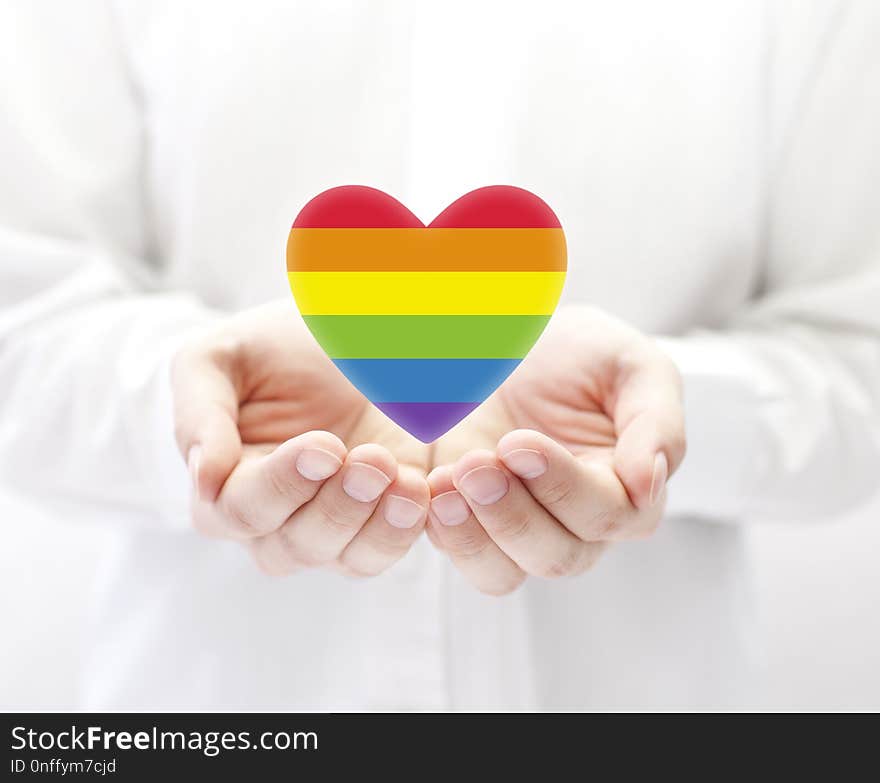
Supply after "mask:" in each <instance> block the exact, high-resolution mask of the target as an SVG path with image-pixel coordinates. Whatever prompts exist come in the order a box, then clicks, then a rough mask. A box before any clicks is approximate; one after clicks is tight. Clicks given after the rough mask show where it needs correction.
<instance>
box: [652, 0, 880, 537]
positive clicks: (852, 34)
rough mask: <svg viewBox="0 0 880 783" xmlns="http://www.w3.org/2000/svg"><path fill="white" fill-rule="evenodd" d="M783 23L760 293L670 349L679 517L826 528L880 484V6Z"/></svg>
mask: <svg viewBox="0 0 880 783" xmlns="http://www.w3.org/2000/svg"><path fill="white" fill-rule="evenodd" d="M820 8H821V10H822V13H821V14H820V13H819V12H818V9H820ZM774 19H775V31H776V32H775V35H774V41H773V48H772V57H771V63H772V65H771V68H770V72H769V73H768V85H769V86H768V93H769V96H770V101H769V104H770V108H769V117H768V122H767V127H768V139H767V148H768V164H767V211H766V220H767V224H766V242H765V267H764V279H763V281H762V286H761V291H760V292H759V294H758V295H757V296H756V297H755V300H754V301H753V302H752V303H751V304H750V305H749V306H748V307H746V308H744V309H743V311H742V312H741V313H739V314H738V315H737V317H736V318H735V319H733V320H732V321H731V323H730V324H729V325H728V327H727V328H726V329H725V330H723V331H715V332H710V331H696V332H693V333H690V334H687V335H684V336H681V337H673V338H666V339H662V340H661V343H662V345H663V346H664V347H665V348H666V350H667V351H668V353H669V354H670V355H671V356H672V357H673V359H674V360H675V361H676V363H677V364H678V366H679V368H680V370H681V372H682V375H683V378H684V384H685V410H686V416H687V429H688V442H689V447H688V457H687V459H686V460H685V463H684V464H683V466H682V468H681V470H680V472H679V474H677V475H676V476H675V477H674V478H673V480H672V482H671V483H670V489H669V507H668V512H669V513H670V514H678V515H683V514H695V515H699V516H703V517H710V518H716V519H746V520H750V519H756V520H760V519H772V520H794V521H797V520H807V519H811V518H823V517H828V516H831V515H836V514H837V513H838V512H840V511H843V510H845V509H847V508H850V507H853V506H856V505H858V504H860V503H862V502H863V501H865V500H867V499H868V498H869V497H870V496H871V495H872V494H873V493H874V492H875V491H876V490H877V489H878V487H880V480H878V476H880V186H878V183H880V145H878V143H877V140H878V139H880V47H878V46H877V41H878V40H880V9H878V6H877V5H876V4H875V3H871V2H859V3H837V4H832V3H823V4H816V3H812V4H811V3H787V4H780V5H778V6H776V16H775V17H774ZM793 37H794V38H793ZM808 44H809V45H808Z"/></svg>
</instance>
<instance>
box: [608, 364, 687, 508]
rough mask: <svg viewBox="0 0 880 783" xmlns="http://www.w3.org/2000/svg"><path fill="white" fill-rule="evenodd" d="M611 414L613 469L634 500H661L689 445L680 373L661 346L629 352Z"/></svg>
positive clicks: (648, 503)
mask: <svg viewBox="0 0 880 783" xmlns="http://www.w3.org/2000/svg"><path fill="white" fill-rule="evenodd" d="M613 418H614V425H615V429H616V430H617V445H616V447H615V450H614V469H615V470H616V471H617V474H618V475H619V476H620V478H621V480H622V481H623V483H624V486H625V487H626V489H627V491H628V492H629V496H630V498H632V501H633V503H634V504H635V505H636V506H637V507H638V508H641V509H644V508H648V507H650V506H652V505H654V504H656V503H658V502H659V501H660V500H661V498H662V496H663V489H664V488H665V486H666V481H667V479H668V478H669V476H671V475H672V474H673V473H674V472H675V471H676V469H677V468H678V466H679V465H680V464H681V461H682V459H684V453H685V448H686V443H685V441H686V438H685V422H684V406H683V404H682V391H681V377H680V375H679V373H678V370H677V369H676V367H675V365H674V364H673V362H672V361H671V360H670V359H668V358H667V357H666V356H665V355H663V354H662V353H660V351H659V349H652V350H650V351H642V352H638V353H635V354H633V355H632V356H630V357H628V359H627V360H626V362H625V363H624V365H623V369H622V370H621V378H620V380H619V381H618V388H617V397H616V401H615V404H614V410H613Z"/></svg>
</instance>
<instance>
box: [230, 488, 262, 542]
mask: <svg viewBox="0 0 880 783" xmlns="http://www.w3.org/2000/svg"><path fill="white" fill-rule="evenodd" d="M221 513H222V514H223V516H225V517H226V519H227V520H228V521H229V522H230V523H231V525H232V527H233V529H234V530H235V531H236V532H238V533H240V534H241V535H242V536H244V537H246V538H255V537H256V536H259V535H260V533H261V531H260V530H259V529H258V528H257V527H256V526H255V525H254V523H253V521H252V519H251V514H250V509H248V508H246V507H245V506H244V505H243V504H242V502H241V501H240V500H238V499H236V498H235V497H229V498H225V499H224V500H223V501H222V504H221Z"/></svg>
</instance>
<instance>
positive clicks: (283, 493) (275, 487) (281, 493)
mask: <svg viewBox="0 0 880 783" xmlns="http://www.w3.org/2000/svg"><path fill="white" fill-rule="evenodd" d="M269 456H271V455H269ZM266 478H267V480H268V482H269V488H270V490H271V491H272V492H274V493H275V495H277V496H278V497H282V498H285V499H289V500H291V501H292V502H293V503H295V504H296V507H297V508H299V506H301V505H302V504H303V503H304V502H305V501H306V500H307V499H308V498H307V497H306V495H305V494H304V493H303V491H302V487H301V486H300V485H299V482H298V480H297V478H296V476H295V475H293V472H292V471H287V470H283V469H282V467H281V466H280V465H279V464H277V462H276V461H273V460H271V459H270V460H269V461H268V464H267V466H266Z"/></svg>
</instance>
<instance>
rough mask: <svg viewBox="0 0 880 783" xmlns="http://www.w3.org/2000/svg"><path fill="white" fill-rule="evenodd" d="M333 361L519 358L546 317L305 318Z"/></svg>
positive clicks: (540, 329) (353, 316) (533, 339)
mask: <svg viewBox="0 0 880 783" xmlns="http://www.w3.org/2000/svg"><path fill="white" fill-rule="evenodd" d="M304 318H305V322H306V323H307V324H308V326H309V329H311V330H312V334H314V335H315V337H316V338H317V340H318V342H319V343H320V344H321V346H322V347H323V348H324V350H325V351H326V352H327V354H328V356H330V358H331V359H521V358H522V357H523V356H525V355H526V354H527V353H528V352H529V349H530V348H531V347H532V345H533V344H534V342H535V340H537V339H538V336H539V335H540V334H541V332H542V331H543V330H544V327H545V326H546V325H547V321H549V320H550V316H549V315H307V316H304Z"/></svg>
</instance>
